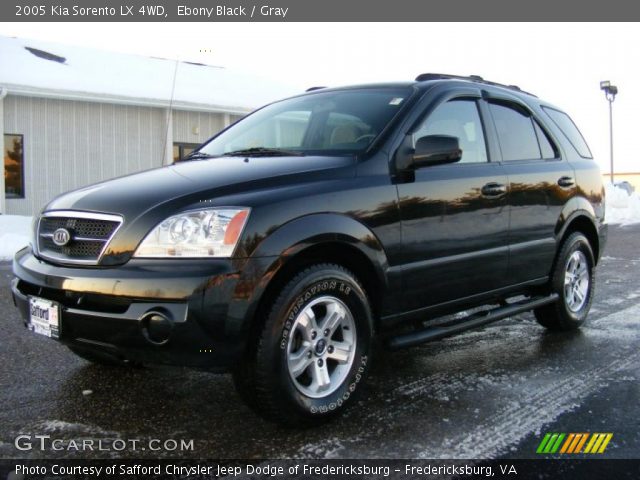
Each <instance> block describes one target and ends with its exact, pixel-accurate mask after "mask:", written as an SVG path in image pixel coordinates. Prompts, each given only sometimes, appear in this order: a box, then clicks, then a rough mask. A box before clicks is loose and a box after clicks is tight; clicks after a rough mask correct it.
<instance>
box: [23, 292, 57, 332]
mask: <svg viewBox="0 0 640 480" xmlns="http://www.w3.org/2000/svg"><path fill="white" fill-rule="evenodd" d="M29 330H31V331H32V332H35V333H39V334H40V335H45V336H47V337H50V338H60V306H59V305H58V304H57V303H56V302H52V301H50V300H45V299H44V298H38V297H29Z"/></svg>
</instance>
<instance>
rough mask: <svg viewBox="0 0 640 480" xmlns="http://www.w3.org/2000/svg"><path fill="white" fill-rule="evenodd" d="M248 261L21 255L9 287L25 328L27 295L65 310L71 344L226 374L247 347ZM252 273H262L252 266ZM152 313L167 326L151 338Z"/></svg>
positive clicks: (64, 328)
mask: <svg viewBox="0 0 640 480" xmlns="http://www.w3.org/2000/svg"><path fill="white" fill-rule="evenodd" d="M248 262H249V261H248V260H244V261H234V260H229V259H212V260H206V261H202V260H201V259H200V260H190V259H184V260H183V259H180V260H167V261H163V260H131V261H129V262H128V263H127V264H126V265H122V266H119V267H110V268H98V267H95V268H69V267H62V266H57V265H52V264H50V263H47V262H44V261H42V260H40V259H38V258H36V257H35V256H34V255H33V254H32V253H31V252H30V250H29V249H24V250H22V251H20V252H18V254H17V255H16V257H15V259H14V262H13V272H14V274H15V278H14V280H13V281H12V284H11V289H12V293H13V299H14V303H15V305H16V306H17V307H18V309H19V310H20V313H21V315H22V318H23V321H24V323H25V325H27V322H28V321H29V320H28V319H29V297H30V296H35V297H40V298H44V299H47V300H51V301H54V302H57V303H58V304H59V305H60V322H61V325H60V338H59V340H60V341H61V342H62V343H64V344H67V345H75V346H76V347H80V348H82V349H85V350H91V351H96V352H99V353H102V354H108V355H113V356H116V357H119V358H123V359H128V360H132V361H136V362H145V363H163V364H174V365H185V366H192V367H199V368H207V369H212V370H216V371H225V370H228V369H229V367H230V366H232V365H233V364H234V363H236V362H237V361H238V359H239V358H240V356H241V354H242V352H243V350H244V346H245V337H246V331H247V327H246V325H245V321H246V320H247V318H244V316H243V313H244V312H247V311H248V310H249V309H248V305H247V304H248V302H249V299H250V297H251V296H250V295H248V294H247V291H248V290H251V288H252V282H248V281H246V280H243V279H242V278H241V269H242V267H243V266H244V265H243V264H246V263H248ZM253 267H254V268H253V269H251V271H252V272H254V274H255V273H257V272H259V270H260V269H259V268H257V267H256V266H255V265H254V266H253ZM150 312H160V313H162V315H164V316H165V317H166V318H167V319H169V322H170V325H169V328H168V329H167V328H166V327H167V325H166V324H165V325H163V328H162V329H161V336H162V335H165V334H167V338H166V341H164V337H163V338H162V339H161V340H163V341H159V339H158V335H149V329H150V328H153V326H152V325H150V324H149V321H148V319H149V316H150Z"/></svg>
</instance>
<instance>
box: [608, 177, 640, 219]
mask: <svg viewBox="0 0 640 480" xmlns="http://www.w3.org/2000/svg"><path fill="white" fill-rule="evenodd" d="M605 190H606V200H605V219H606V221H607V223H610V224H621V225H630V224H633V223H640V195H638V193H637V192H633V193H632V194H631V195H629V194H628V193H627V191H626V190H623V189H622V188H619V187H615V186H613V185H611V184H610V183H606V184H605Z"/></svg>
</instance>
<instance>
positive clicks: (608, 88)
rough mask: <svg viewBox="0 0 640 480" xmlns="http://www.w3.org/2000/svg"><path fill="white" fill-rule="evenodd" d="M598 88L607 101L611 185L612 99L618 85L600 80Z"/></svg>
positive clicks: (616, 92)
mask: <svg viewBox="0 0 640 480" xmlns="http://www.w3.org/2000/svg"><path fill="white" fill-rule="evenodd" d="M600 90H602V91H604V95H605V97H606V98H607V101H608V102H609V145H610V148H611V152H610V155H611V156H610V158H611V185H613V101H614V100H615V99H616V95H617V94H618V87H616V86H615V85H611V82H610V81H609V80H605V81H603V82H600Z"/></svg>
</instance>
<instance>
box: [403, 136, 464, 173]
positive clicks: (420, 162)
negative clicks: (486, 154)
mask: <svg viewBox="0 0 640 480" xmlns="http://www.w3.org/2000/svg"><path fill="white" fill-rule="evenodd" d="M461 158H462V150H460V142H459V140H458V137H451V136H449V135H427V136H426V137H420V138H419V139H418V140H417V141H416V148H415V150H414V152H413V155H412V156H411V165H412V166H413V167H414V168H421V167H428V166H429V165H440V164H443V163H455V162H458V161H459V160H460V159H461Z"/></svg>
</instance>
